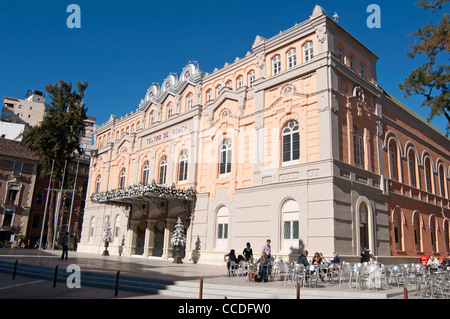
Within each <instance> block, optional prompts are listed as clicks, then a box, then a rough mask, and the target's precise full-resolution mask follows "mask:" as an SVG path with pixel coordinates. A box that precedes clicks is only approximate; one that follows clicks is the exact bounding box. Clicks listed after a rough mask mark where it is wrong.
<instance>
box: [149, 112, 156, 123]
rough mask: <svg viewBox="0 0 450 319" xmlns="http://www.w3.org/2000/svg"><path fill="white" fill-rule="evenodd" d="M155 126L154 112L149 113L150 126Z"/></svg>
mask: <svg viewBox="0 0 450 319" xmlns="http://www.w3.org/2000/svg"><path fill="white" fill-rule="evenodd" d="M153 124H155V111H152V112H151V113H150V125H153Z"/></svg>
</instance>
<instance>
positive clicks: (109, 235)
mask: <svg viewBox="0 0 450 319" xmlns="http://www.w3.org/2000/svg"><path fill="white" fill-rule="evenodd" d="M111 240H112V233H111V226H110V225H109V222H107V223H106V229H105V233H104V234H103V242H104V243H105V250H104V251H103V253H102V256H109V251H108V246H109V243H110V242H111Z"/></svg>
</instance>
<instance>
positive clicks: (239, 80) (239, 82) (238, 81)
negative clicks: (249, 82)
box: [237, 75, 244, 89]
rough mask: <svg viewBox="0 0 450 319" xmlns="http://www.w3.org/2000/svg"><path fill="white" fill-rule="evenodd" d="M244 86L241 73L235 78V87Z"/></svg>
mask: <svg viewBox="0 0 450 319" xmlns="http://www.w3.org/2000/svg"><path fill="white" fill-rule="evenodd" d="M243 86H244V77H243V76H242V75H241V76H239V77H238V79H237V88H238V89H240V88H241V87H243Z"/></svg>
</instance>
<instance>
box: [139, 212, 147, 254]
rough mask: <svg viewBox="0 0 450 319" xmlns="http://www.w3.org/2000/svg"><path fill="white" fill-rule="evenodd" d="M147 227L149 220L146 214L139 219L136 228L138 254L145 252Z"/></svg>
mask: <svg viewBox="0 0 450 319" xmlns="http://www.w3.org/2000/svg"><path fill="white" fill-rule="evenodd" d="M146 228H147V221H146V218H145V217H144V216H142V217H141V218H140V219H139V224H138V225H137V229H136V255H143V254H144V245H145V229H146Z"/></svg>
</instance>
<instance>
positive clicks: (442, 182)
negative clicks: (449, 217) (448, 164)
mask: <svg viewBox="0 0 450 319" xmlns="http://www.w3.org/2000/svg"><path fill="white" fill-rule="evenodd" d="M438 172H439V189H440V191H441V197H444V198H446V197H447V194H446V191H445V171H444V165H443V164H442V163H440V164H439V170H438Z"/></svg>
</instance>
